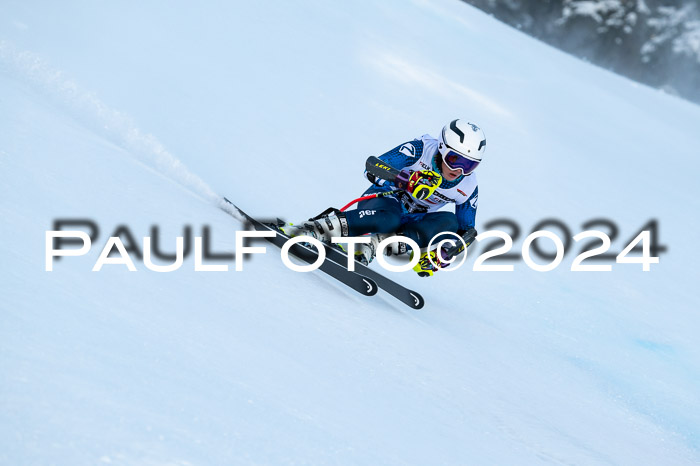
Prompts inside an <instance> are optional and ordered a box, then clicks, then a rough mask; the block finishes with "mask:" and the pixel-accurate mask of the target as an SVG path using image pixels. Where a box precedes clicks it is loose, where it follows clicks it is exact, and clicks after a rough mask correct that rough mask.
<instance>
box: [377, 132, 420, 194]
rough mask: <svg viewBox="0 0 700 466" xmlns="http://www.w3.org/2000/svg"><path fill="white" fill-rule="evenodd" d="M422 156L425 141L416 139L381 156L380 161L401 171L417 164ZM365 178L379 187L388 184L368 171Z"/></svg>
mask: <svg viewBox="0 0 700 466" xmlns="http://www.w3.org/2000/svg"><path fill="white" fill-rule="evenodd" d="M422 155H423V141H421V140H420V139H414V140H413V141H409V142H405V143H403V144H401V145H400V146H396V147H394V148H393V149H391V150H390V151H389V152H386V153H384V154H382V155H380V156H379V159H380V160H381V161H382V162H386V163H387V164H388V165H390V166H392V167H394V168H396V169H398V170H401V169H402V168H406V167H408V166H410V165H413V164H414V163H416V162H417V161H418V159H420V158H421V156H422ZM365 178H367V179H368V180H369V181H371V182H372V183H374V184H376V185H377V186H384V185H385V184H387V183H388V182H387V181H385V180H382V179H379V178H375V177H373V176H372V175H369V174H368V173H367V171H365Z"/></svg>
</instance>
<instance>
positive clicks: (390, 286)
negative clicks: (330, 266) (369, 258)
mask: <svg viewBox="0 0 700 466" xmlns="http://www.w3.org/2000/svg"><path fill="white" fill-rule="evenodd" d="M325 246H326V257H327V258H328V259H330V260H332V261H335V262H337V263H339V264H341V265H342V266H343V267H346V266H347V264H348V256H347V254H345V253H344V252H342V251H341V250H340V249H338V248H337V246H331V245H328V244H326V245H325ZM353 260H354V259H353ZM355 272H357V273H359V274H360V275H362V276H364V277H367V278H370V279H372V280H374V281H375V282H376V284H377V285H378V286H379V288H381V289H382V290H384V291H386V292H387V293H389V294H390V295H391V296H393V297H394V298H396V299H398V300H399V301H401V302H402V303H404V304H406V305H407V306H409V307H411V308H413V309H421V308H422V307H423V306H424V305H425V300H424V299H423V296H421V295H420V293H418V292H417V291H413V290H411V289H409V288H406V287H405V286H403V285H401V284H399V283H397V282H395V281H394V280H392V279H390V278H387V277H385V276H384V275H382V274H380V273H379V272H377V271H375V270H373V269H370V268H369V267H367V266H366V265H364V264H361V263H359V262H357V261H355Z"/></svg>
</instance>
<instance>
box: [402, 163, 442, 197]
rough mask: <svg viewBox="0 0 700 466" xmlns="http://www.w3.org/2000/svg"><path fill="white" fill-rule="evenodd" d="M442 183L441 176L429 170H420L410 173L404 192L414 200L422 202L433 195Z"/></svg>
mask: <svg viewBox="0 0 700 466" xmlns="http://www.w3.org/2000/svg"><path fill="white" fill-rule="evenodd" d="M440 183H442V176H441V175H440V174H439V173H437V172H434V171H431V170H421V171H418V172H413V173H411V177H410V178H409V179H408V185H407V186H406V191H408V192H409V193H410V194H411V196H413V197H415V198H416V199H419V200H423V199H427V198H429V197H430V196H432V195H433V193H434V192H435V190H436V189H437V188H438V187H439V186H440Z"/></svg>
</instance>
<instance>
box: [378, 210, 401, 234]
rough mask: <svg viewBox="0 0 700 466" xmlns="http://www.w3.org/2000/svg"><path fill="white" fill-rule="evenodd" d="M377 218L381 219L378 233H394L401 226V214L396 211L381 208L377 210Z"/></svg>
mask: <svg viewBox="0 0 700 466" xmlns="http://www.w3.org/2000/svg"><path fill="white" fill-rule="evenodd" d="M377 218H378V219H380V221H379V223H378V225H377V233H394V232H396V231H397V230H398V229H399V227H400V226H401V215H400V214H398V213H396V212H392V211H388V210H380V211H378V212H377Z"/></svg>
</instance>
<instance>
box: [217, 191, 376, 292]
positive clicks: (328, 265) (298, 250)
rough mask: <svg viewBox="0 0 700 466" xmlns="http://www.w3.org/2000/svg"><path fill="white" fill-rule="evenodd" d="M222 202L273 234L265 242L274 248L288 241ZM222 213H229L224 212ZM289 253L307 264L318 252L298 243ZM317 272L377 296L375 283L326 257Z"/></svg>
mask: <svg viewBox="0 0 700 466" xmlns="http://www.w3.org/2000/svg"><path fill="white" fill-rule="evenodd" d="M223 200H224V201H225V202H226V203H228V204H230V205H231V206H233V207H234V208H235V209H236V210H237V211H238V212H240V214H241V215H243V217H245V219H246V220H247V221H248V222H249V223H250V224H251V225H252V226H253V228H255V229H256V230H257V231H271V232H273V233H275V236H273V237H270V238H265V239H266V240H267V241H269V242H271V243H272V244H274V245H275V246H277V247H279V248H282V246H284V244H285V243H286V242H287V241H288V240H289V239H290V238H289V236H287V235H285V234H284V233H282V232H281V231H279V230H278V229H277V228H274V227H273V226H271V225H266V224H264V223H262V222H260V221H258V220H256V219H255V218H253V217H251V216H250V215H248V214H247V213H245V212H244V211H243V210H241V208H240V207H238V206H237V205H235V204H234V203H233V202H231V201H230V200H228V199H227V198H225V197H224V198H223ZM224 211H225V212H227V213H229V212H228V211H226V210H224ZM289 252H290V253H292V254H293V255H294V256H296V257H298V258H299V259H301V260H303V261H304V262H306V263H309V264H312V263H314V262H315V261H316V259H317V258H318V252H316V251H315V250H313V249H311V248H308V247H306V246H304V245H302V244H299V243H296V244H294V245H292V247H291V248H290V249H289ZM318 270H321V271H322V272H324V273H325V274H326V275H328V276H330V277H333V278H335V279H336V280H338V281H339V282H341V283H343V284H344V285H346V286H348V287H350V288H352V289H353V290H355V291H357V292H358V293H360V294H363V295H365V296H374V295H375V294H377V289H378V287H377V283H376V282H375V281H374V280H373V279H371V278H368V277H365V276H363V275H362V274H359V273H355V272H350V271H349V270H347V268H346V267H345V266H343V265H341V264H339V263H337V262H335V261H333V260H329V258H328V256H326V260H324V261H323V262H322V263H321V265H320V266H319V268H318Z"/></svg>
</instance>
